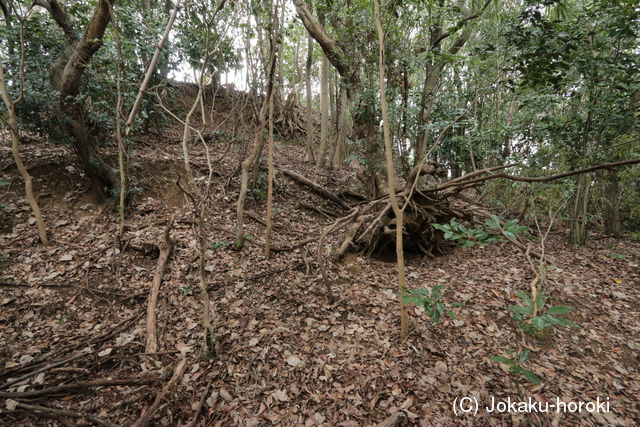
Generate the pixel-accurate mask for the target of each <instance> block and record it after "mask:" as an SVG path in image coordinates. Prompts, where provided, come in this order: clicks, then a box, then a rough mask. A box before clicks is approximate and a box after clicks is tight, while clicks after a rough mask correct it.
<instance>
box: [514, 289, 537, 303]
mask: <svg viewBox="0 0 640 427" xmlns="http://www.w3.org/2000/svg"><path fill="white" fill-rule="evenodd" d="M516 295H517V296H519V297H520V299H521V300H522V301H523V302H524V303H525V304H527V305H528V306H533V301H531V297H530V296H529V295H528V294H527V293H526V292H524V291H520V290H518V291H516Z"/></svg>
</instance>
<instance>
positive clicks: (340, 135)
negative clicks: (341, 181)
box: [333, 85, 349, 168]
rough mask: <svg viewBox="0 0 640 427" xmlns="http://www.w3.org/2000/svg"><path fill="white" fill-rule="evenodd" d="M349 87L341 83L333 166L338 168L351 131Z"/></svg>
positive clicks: (342, 159)
mask: <svg viewBox="0 0 640 427" xmlns="http://www.w3.org/2000/svg"><path fill="white" fill-rule="evenodd" d="M348 101H349V99H348V96H347V89H346V88H345V87H344V86H343V85H340V96H339V97H338V107H337V114H336V116H337V119H336V120H337V121H338V132H337V134H336V143H335V151H334V153H333V167H335V168H337V167H340V166H341V165H342V162H343V161H344V157H345V152H346V144H347V134H348V132H349V104H348Z"/></svg>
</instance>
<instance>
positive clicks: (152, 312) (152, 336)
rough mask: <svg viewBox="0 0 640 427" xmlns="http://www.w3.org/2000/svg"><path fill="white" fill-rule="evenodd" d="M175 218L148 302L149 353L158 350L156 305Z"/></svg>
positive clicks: (168, 231) (169, 249) (168, 229)
mask: <svg viewBox="0 0 640 427" xmlns="http://www.w3.org/2000/svg"><path fill="white" fill-rule="evenodd" d="M172 225H173V220H171V221H169V224H168V225H167V228H166V230H165V232H164V243H163V244H162V247H161V248H160V256H159V257H158V264H157V265H156V272H155V274H154V276H153V282H152V283H151V292H150V294H149V301H148V302H147V345H146V346H145V351H146V352H147V353H155V352H156V351H158V335H157V332H156V306H157V305H158V294H159V293H160V284H161V283H162V275H163V274H164V270H165V267H166V265H167V260H168V259H169V254H170V253H171V248H172V246H173V245H172V243H171V239H170V237H169V233H170V232H171V227H172Z"/></svg>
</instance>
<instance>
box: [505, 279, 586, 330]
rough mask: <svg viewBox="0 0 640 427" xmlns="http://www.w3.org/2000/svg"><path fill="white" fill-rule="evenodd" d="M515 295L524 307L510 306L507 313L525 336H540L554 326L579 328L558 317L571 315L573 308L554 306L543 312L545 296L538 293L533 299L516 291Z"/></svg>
mask: <svg viewBox="0 0 640 427" xmlns="http://www.w3.org/2000/svg"><path fill="white" fill-rule="evenodd" d="M516 295H517V296H518V298H520V300H521V301H522V302H523V303H524V305H512V306H510V307H509V311H510V312H511V314H512V316H513V318H514V320H515V321H516V322H517V323H518V326H520V328H521V329H522V330H523V331H525V332H526V333H527V334H529V335H532V336H540V335H541V334H542V333H543V331H544V330H545V329H547V328H553V327H556V326H570V327H574V328H578V327H579V326H578V325H577V324H575V323H574V322H571V321H570V320H567V319H564V318H562V317H558V316H560V315H563V314H568V313H571V312H572V311H573V307H569V306H566V305H555V306H552V307H549V308H547V309H546V310H544V306H545V302H546V300H547V299H548V297H547V296H546V295H544V294H542V293H538V294H537V295H536V296H535V298H532V297H531V296H530V295H529V294H527V293H526V292H524V291H520V290H518V291H516Z"/></svg>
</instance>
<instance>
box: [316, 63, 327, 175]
mask: <svg viewBox="0 0 640 427" xmlns="http://www.w3.org/2000/svg"><path fill="white" fill-rule="evenodd" d="M320 115H321V116H320V117H321V118H320V150H319V152H318V158H317V159H316V166H319V167H323V166H324V161H325V157H326V156H327V148H328V145H327V139H328V135H329V61H327V57H326V56H324V55H323V56H322V65H321V67H320Z"/></svg>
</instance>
